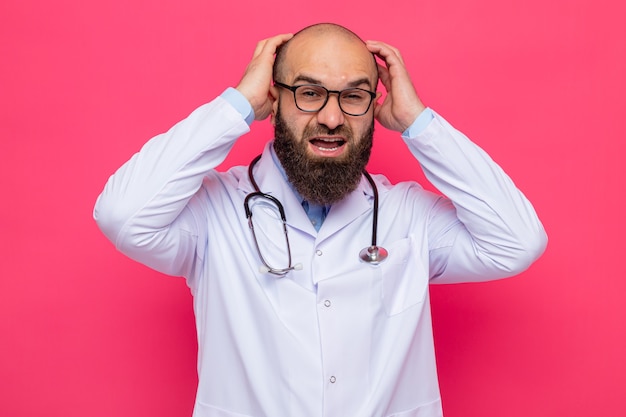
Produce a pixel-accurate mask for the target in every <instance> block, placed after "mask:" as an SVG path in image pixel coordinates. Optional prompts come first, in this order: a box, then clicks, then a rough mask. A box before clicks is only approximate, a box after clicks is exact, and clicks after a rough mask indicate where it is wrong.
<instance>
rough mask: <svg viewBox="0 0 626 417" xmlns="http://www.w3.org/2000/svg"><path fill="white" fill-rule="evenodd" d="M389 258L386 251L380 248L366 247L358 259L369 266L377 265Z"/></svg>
mask: <svg viewBox="0 0 626 417" xmlns="http://www.w3.org/2000/svg"><path fill="white" fill-rule="evenodd" d="M387 256H389V252H387V249H385V248H383V247H382V246H368V247H366V248H363V250H361V252H359V259H360V260H361V261H362V262H366V263H368V264H371V265H378V264H379V263H381V262H382V261H384V260H385V259H387Z"/></svg>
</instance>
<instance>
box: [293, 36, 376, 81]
mask: <svg viewBox="0 0 626 417" xmlns="http://www.w3.org/2000/svg"><path fill="white" fill-rule="evenodd" d="M285 52H286V55H285V61H284V70H285V71H284V74H285V77H286V82H293V81H294V80H297V79H299V78H308V79H311V80H316V81H318V82H319V83H321V84H323V85H325V86H326V87H329V88H343V87H344V86H345V85H347V84H350V83H352V82H354V81H355V80H368V82H369V86H370V87H371V88H374V87H375V85H376V82H377V79H376V64H375V61H374V58H373V56H372V54H371V53H370V52H369V50H368V49H367V48H366V47H365V44H364V43H363V42H362V41H360V40H359V39H356V38H351V37H348V36H345V35H341V34H333V33H330V34H319V33H312V34H303V35H302V36H299V37H297V38H294V39H293V40H292V43H291V44H290V45H289V48H288V49H287V51H285Z"/></svg>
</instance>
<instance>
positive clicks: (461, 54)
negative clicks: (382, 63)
mask: <svg viewBox="0 0 626 417" xmlns="http://www.w3.org/2000/svg"><path fill="white" fill-rule="evenodd" d="M210 3H219V4H220V5H217V6H216V5H211V4H210ZM244 3H245V2H244ZM247 3H249V4H247V5H246V4H243V3H242V2H232V1H225V2H217V1H216V2H208V1H201V0H188V1H180V0H163V1H159V2H154V1H152V2H151V1H139V0H125V1H120V0H112V1H101V2H88V1H79V0H59V1H54V2H52V1H43V0H4V1H3V2H2V5H0V75H1V76H0V120H1V123H0V155H1V156H0V158H1V161H2V163H1V164H0V189H1V197H0V198H1V199H2V200H1V202H2V203H1V204H0V214H1V217H0V218H1V219H2V226H1V231H0V236H1V238H0V256H1V262H0V416H14V417H22V416H24V417H26V416H29V417H30V416H44V415H45V416H49V417H74V416H76V417H78V416H81V417H83V416H90V417H100V416H116V417H126V416H128V417H131V416H133V417H136V416H151V417H158V416H163V417H166V416H167V417H169V416H185V415H190V412H191V408H192V403H193V398H194V391H195V384H196V375H195V353H196V345H195V334H194V324H193V314H192V309H191V297H190V295H189V293H188V290H187V288H186V287H185V284H184V282H183V281H182V280H180V279H175V278H166V277H163V276H161V275H160V274H158V273H156V272H153V271H151V270H149V269H147V268H145V267H143V266H141V265H138V264H135V263H133V262H132V261H130V260H128V259H126V258H125V257H123V256H122V255H120V254H119V253H117V252H116V251H115V250H114V248H113V247H112V245H111V244H110V243H109V242H107V241H106V240H105V238H104V237H103V236H102V235H101V234H100V232H99V231H98V230H97V228H96V225H95V223H94V222H93V221H92V219H91V210H92V207H93V204H94V201H95V198H96V196H97V195H98V193H99V192H100V190H101V188H102V186H103V184H104V182H105V181H106V179H107V177H108V175H109V174H111V173H112V172H113V171H114V169H115V168H117V167H118V166H119V165H120V164H121V163H122V162H124V161H125V160H126V159H127V158H128V157H129V156H130V155H131V154H132V153H133V152H135V151H136V150H137V149H138V148H139V147H140V146H141V144H142V143H143V142H145V141H146V140H147V139H148V138H150V137H151V136H153V135H154V134H156V133H159V132H161V131H163V130H165V129H167V128H168V127H169V126H170V125H171V124H173V123H174V122H176V121H177V120H179V119H180V118H182V117H184V116H185V115H186V114H188V113H189V112H190V111H191V110H192V109H193V108H194V107H195V106H197V105H199V104H201V103H203V102H205V101H208V100H210V99H211V98H213V97H214V96H215V95H216V94H219V93H220V92H221V91H222V90H223V89H224V88H225V87H226V86H228V85H233V84H235V83H236V82H237V81H238V79H239V77H240V74H241V73H242V71H243V69H244V67H245V65H246V63H247V61H248V59H249V57H250V56H251V54H252V51H253V49H254V46H255V44H256V42H257V40H258V39H261V38H264V37H267V36H270V35H273V34H275V33H277V32H284V31H295V30H297V29H299V28H301V27H302V26H304V25H306V24H309V23H313V22H317V21H327V20H332V21H336V22H338V23H343V24H345V25H347V26H349V27H351V28H352V29H354V30H355V31H357V32H358V33H360V34H361V35H362V36H363V37H365V38H378V39H381V40H384V41H387V42H389V43H391V44H394V45H395V46H397V47H399V48H400V49H401V50H402V51H403V54H404V57H405V60H406V62H407V65H408V66H409V67H410V69H411V72H412V75H413V78H414V81H415V83H416V85H417V86H418V89H419V92H420V93H421V95H422V98H423V99H424V101H425V102H426V103H427V104H429V105H430V106H432V107H433V108H435V109H436V110H438V111H439V112H440V113H442V114H444V115H445V116H446V117H447V118H448V119H449V120H450V121H451V122H453V123H454V124H455V125H456V126H458V127H459V128H461V129H462V130H463V131H465V132H466V133H467V134H468V135H470V137H472V138H474V140H475V141H476V142H478V143H479V144H480V145H482V146H483V147H484V148H485V149H486V150H487V151H488V152H489V153H490V154H491V155H492V156H493V157H494V158H495V159H496V160H497V161H499V162H500V164H501V165H502V166H503V167H504V168H505V169H506V170H507V171H508V172H509V173H510V174H511V175H512V177H513V178H514V179H516V182H517V183H518V185H519V186H520V187H521V188H522V189H523V190H524V191H525V193H526V194H527V195H528V196H529V198H530V199H531V200H532V201H533V202H534V204H535V206H536V208H537V211H538V212H539V214H540V216H541V218H542V220H543V221H544V223H545V226H546V228H547V230H548V233H549V235H550V244H549V248H548V251H547V252H546V254H545V255H544V257H543V258H542V259H541V260H540V261H539V262H538V263H536V264H535V265H534V266H533V267H532V268H531V269H530V270H529V271H527V272H526V273H524V274H522V275H521V276H519V277H517V278H513V279H510V280H505V281H498V282H494V283H486V284H475V285H456V286H436V287H433V288H432V290H431V291H432V298H433V314H434V326H435V336H436V344H437V351H438V360H439V369H440V375H441V388H442V395H443V400H444V409H445V411H446V413H447V417H473V416H476V417H502V416H508V417H518V416H519V417H527V416H535V417H543V416H545V417H548V416H550V417H552V416H568V417H576V416H580V417H589V416H619V415H626V395H624V393H625V392H626V359H625V357H626V354H625V352H626V307H625V306H626V303H624V295H625V294H626V280H625V278H626V274H625V272H626V271H625V267H624V265H625V264H626V263H625V262H624V260H623V259H622V257H623V256H624V254H623V249H624V244H623V242H622V241H621V238H622V236H623V235H624V233H625V232H626V230H625V229H626V228H625V222H624V219H623V213H624V211H625V210H626V204H625V203H626V202H625V193H624V186H623V184H622V183H623V182H624V179H626V175H625V174H626V172H625V168H624V163H623V160H624V158H625V157H626V152H625V151H626V149H625V145H624V142H625V139H624V131H625V130H626V129H625V128H626V122H625V120H626V117H625V116H624V112H625V111H626V106H625V104H624V97H625V96H626V77H625V75H624V74H626V25H624V20H625V18H626V6H624V3H623V2H621V1H618V0H613V1H610V0H605V1H602V0H600V1H598V0H554V1H545V0H525V1H521V0H520V1H508V2H503V1H501V0H478V1H463V0H442V1H415V0H400V1H396V2H383V3H380V2H374V1H362V0H358V1H357V0H350V1H344V2H338V1H336V0H332V1H330V0H320V1H315V2H308V3H306V4H304V5H302V6H299V5H296V4H295V3H294V2H292V1H291V0H289V1H288V0H279V1H275V2H272V3H264V2H258V1H249V2H247ZM269 134H270V128H269V125H268V123H263V124H258V123H257V125H256V126H255V127H254V131H253V133H252V134H251V135H249V136H248V137H247V138H246V139H245V140H242V141H241V142H239V143H238V145H237V146H236V148H235V151H234V152H233V154H232V155H231V156H230V157H229V159H228V160H227V163H226V165H230V164H233V163H247V162H248V160H249V159H250V157H251V156H252V155H254V154H256V153H258V152H259V150H260V148H261V144H262V143H263V142H264V141H265V140H266V139H267V138H268V135H269ZM377 134H378V140H377V142H376V145H375V157H374V159H373V161H372V162H371V164H370V170H371V171H373V172H381V171H382V172H385V173H387V174H388V176H389V177H390V178H391V179H392V180H394V181H397V180H401V179H407V178H418V179H421V178H423V177H422V175H421V174H419V173H416V172H415V170H416V169H417V164H416V163H415V162H414V161H413V160H412V159H411V158H410V156H409V155H408V152H407V151H406V150H405V149H404V147H403V145H402V143H401V141H400V140H399V139H398V137H397V135H395V134H391V133H389V132H385V131H383V129H379V130H378V132H377ZM398 161H401V163H398Z"/></svg>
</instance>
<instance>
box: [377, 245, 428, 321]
mask: <svg viewBox="0 0 626 417" xmlns="http://www.w3.org/2000/svg"><path fill="white" fill-rule="evenodd" d="M387 250H388V251H389V258H387V260H386V261H385V262H382V263H381V264H380V268H381V272H382V299H383V305H384V306H385V312H386V313H387V315H389V316H393V315H396V314H400V313H402V312H404V311H405V310H407V309H409V308H411V307H413V306H415V305H416V304H420V303H423V302H424V300H425V298H426V291H428V268H427V267H426V265H424V264H423V262H421V257H420V256H419V251H418V250H417V249H416V246H415V242H414V239H413V238H412V237H407V238H405V239H402V240H398V241H396V242H393V243H392V244H391V245H390V246H389V247H388V248H387Z"/></svg>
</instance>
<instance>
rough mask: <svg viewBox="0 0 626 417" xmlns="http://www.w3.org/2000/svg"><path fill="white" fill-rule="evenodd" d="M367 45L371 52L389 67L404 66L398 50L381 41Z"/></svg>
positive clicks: (370, 42)
mask: <svg viewBox="0 0 626 417" xmlns="http://www.w3.org/2000/svg"><path fill="white" fill-rule="evenodd" d="M365 45H366V46H367V48H368V49H369V51H370V52H372V53H373V54H374V55H376V56H378V57H379V58H380V59H382V60H383V61H384V62H385V64H387V66H388V67H389V66H391V65H394V64H399V65H401V66H404V60H403V59H402V55H401V54H400V51H399V50H398V49H397V48H394V47H393V46H391V45H388V44H386V43H384V42H379V41H367V42H366V43H365Z"/></svg>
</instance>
